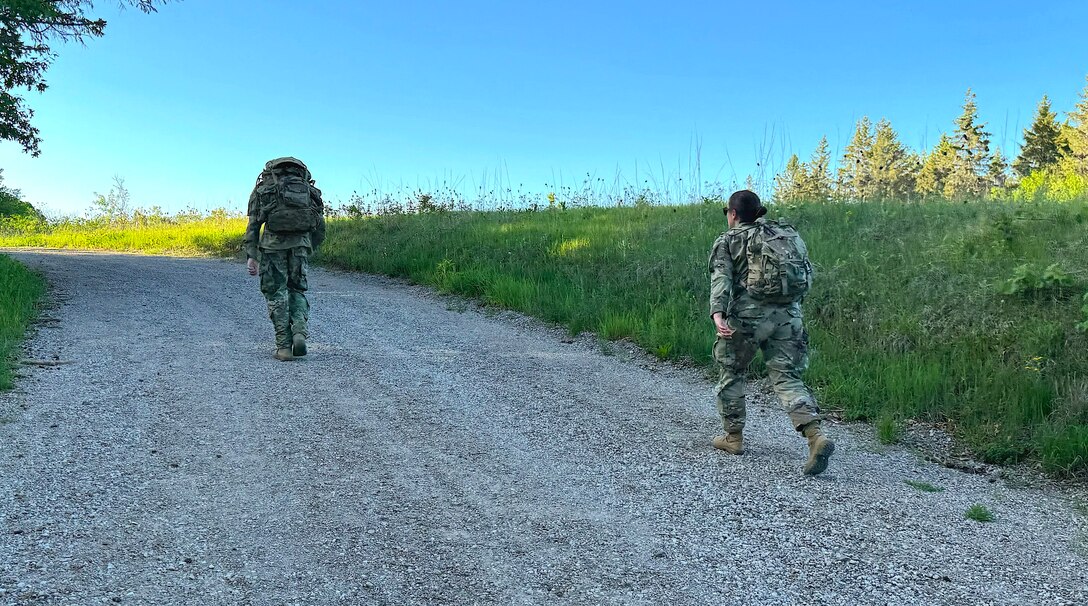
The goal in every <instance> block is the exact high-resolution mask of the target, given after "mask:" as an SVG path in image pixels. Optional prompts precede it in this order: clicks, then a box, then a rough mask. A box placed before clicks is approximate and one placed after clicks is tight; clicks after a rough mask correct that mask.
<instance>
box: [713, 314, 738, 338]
mask: <svg viewBox="0 0 1088 606" xmlns="http://www.w3.org/2000/svg"><path fill="white" fill-rule="evenodd" d="M714 326H715V328H717V329H718V336H719V337H721V338H723V339H728V338H729V337H732V336H733V333H735V332H736V329H734V328H733V327H732V326H730V325H729V322H728V320H726V319H725V315H724V314H721V313H716V314H714Z"/></svg>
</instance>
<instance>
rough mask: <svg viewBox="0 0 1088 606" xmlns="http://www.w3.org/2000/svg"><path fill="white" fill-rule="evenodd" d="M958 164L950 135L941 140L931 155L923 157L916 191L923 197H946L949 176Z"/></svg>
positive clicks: (942, 137) (942, 134)
mask: <svg viewBox="0 0 1088 606" xmlns="http://www.w3.org/2000/svg"><path fill="white" fill-rule="evenodd" d="M955 162H956V149H955V147H954V146H953V145H952V140H951V139H949V138H948V135H946V134H944V133H941V139H940V141H938V142H937V146H936V147H934V148H933V149H932V150H931V151H930V152H929V153H927V154H925V155H924V156H923V157H922V167H921V168H920V169H919V171H918V178H917V180H916V181H915V191H916V192H917V193H918V194H919V195H921V196H923V197H931V196H944V192H945V185H946V184H947V181H948V175H950V174H951V173H952V167H953V166H954V165H955Z"/></svg>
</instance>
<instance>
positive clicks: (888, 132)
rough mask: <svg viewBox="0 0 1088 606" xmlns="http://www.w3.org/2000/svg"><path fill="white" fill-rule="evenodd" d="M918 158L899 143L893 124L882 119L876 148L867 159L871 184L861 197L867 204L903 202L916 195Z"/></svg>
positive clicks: (879, 123) (875, 139)
mask: <svg viewBox="0 0 1088 606" xmlns="http://www.w3.org/2000/svg"><path fill="white" fill-rule="evenodd" d="M917 162H918V161H917V158H915V157H914V155H913V154H911V153H910V152H909V151H908V150H907V148H905V147H904V146H903V144H902V143H901V142H900V141H899V135H897V134H896V133H895V129H893V128H892V123H891V122H889V121H888V120H887V119H886V118H882V119H881V120H880V121H879V122H877V124H876V132H875V134H874V135H873V144H872V147H871V148H870V150H869V154H868V156H867V157H866V158H865V164H866V166H867V168H866V171H865V172H866V174H867V175H868V177H869V180H868V182H867V183H865V184H864V185H863V187H861V189H860V190H859V193H860V194H861V198H862V199H865V200H903V199H906V198H908V197H910V194H911V193H912V192H913V191H914V182H915V179H916V178H917V172H918V163H917Z"/></svg>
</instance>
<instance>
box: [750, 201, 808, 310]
mask: <svg viewBox="0 0 1088 606" xmlns="http://www.w3.org/2000/svg"><path fill="white" fill-rule="evenodd" d="M750 229H753V230H755V231H754V232H753V233H750V234H748V237H747V238H746V239H747V241H748V245H747V251H746V252H747V259H748V274H747V275H746V276H744V277H743V279H742V284H743V286H744V288H745V289H746V290H747V291H748V294H749V295H751V297H752V298H753V299H756V300H759V301H766V302H768V303H794V302H796V301H800V300H801V299H803V298H804V296H805V294H807V293H808V291H809V289H810V288H812V278H813V274H814V271H813V269H812V263H811V262H810V261H809V258H808V248H807V247H805V242H804V241H803V240H802V239H801V235H800V234H798V233H797V230H796V229H794V228H793V226H792V225H789V224H787V223H778V222H775V221H765V222H760V223H757V224H756V225H755V226H753V227H751V228H750Z"/></svg>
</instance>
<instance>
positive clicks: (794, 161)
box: [774, 154, 805, 203]
mask: <svg viewBox="0 0 1088 606" xmlns="http://www.w3.org/2000/svg"><path fill="white" fill-rule="evenodd" d="M804 170H805V169H804V166H802V165H801V160H800V159H798V157H797V154H793V155H792V156H790V159H789V160H788V161H787V162H786V168H785V170H783V171H782V172H781V173H779V174H778V175H776V176H775V178H774V199H775V201H776V202H786V203H788V202H800V201H801V199H800V196H799V195H798V194H799V193H800V191H799V185H800V183H801V182H802V181H804V178H805V176H804Z"/></svg>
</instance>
